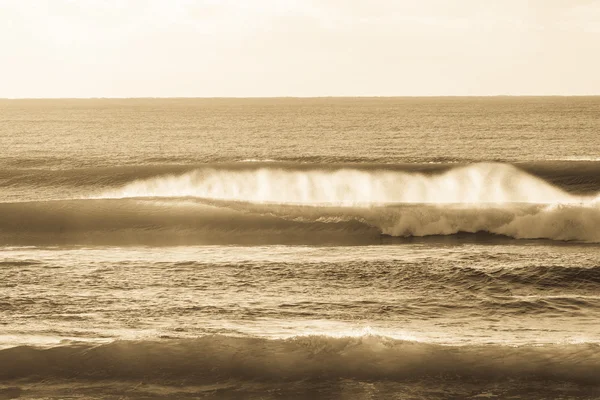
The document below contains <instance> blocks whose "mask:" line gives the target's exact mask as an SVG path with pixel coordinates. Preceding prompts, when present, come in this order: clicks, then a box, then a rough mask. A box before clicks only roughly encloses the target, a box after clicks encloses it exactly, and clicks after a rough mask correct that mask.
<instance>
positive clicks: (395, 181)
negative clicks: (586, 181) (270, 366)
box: [0, 163, 600, 244]
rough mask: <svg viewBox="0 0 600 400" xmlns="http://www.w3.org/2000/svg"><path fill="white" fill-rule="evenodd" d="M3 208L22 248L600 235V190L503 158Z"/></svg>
mask: <svg viewBox="0 0 600 400" xmlns="http://www.w3.org/2000/svg"><path fill="white" fill-rule="evenodd" d="M120 179H121V178H119V179H118V181H119V180H120ZM0 212H2V215H3V216H4V218H3V219H2V220H1V221H0V238H1V239H2V240H3V241H4V242H6V243H15V244H23V243H25V244H30V243H32V244H39V243H45V244H53V243H67V244H68V243H103V244H129V243H131V244H158V243H160V242H161V240H162V241H164V243H165V244H203V243H215V244H228V243H246V244H272V243H282V244H289V243H307V244H312V243H315V244H316V243H324V244H329V243H356V244H361V243H363V244H364V243H377V242H378V241H380V240H382V239H381V235H383V236H384V237H391V238H408V237H425V236H448V235H456V234H460V233H468V234H481V233H485V234H492V235H502V236H505V237H510V238H516V239H551V240H561V241H581V242H588V243H600V196H598V194H597V193H594V194H589V193H588V194H587V195H578V194H573V193H569V192H568V191H565V190H563V189H561V188H559V187H556V186H554V185H551V184H550V183H548V182H547V181H545V180H543V179H541V178H539V177H537V176H534V175H531V174H529V173H527V172H524V171H522V170H520V169H518V168H516V167H514V166H511V165H505V164H494V163H492V164H490V163H486V164H474V165H469V166H462V167H456V168H453V169H449V170H442V171H427V172H423V171H419V172H417V171H412V172H408V171H402V170H400V171H399V170H381V169H351V168H342V169H313V168H304V169H303V168H297V167H296V168H288V167H286V168H284V167H281V168H278V167H275V166H270V167H266V166H263V167H258V168H256V167H239V166H238V167H236V168H221V169H219V168H214V167H210V168H200V169H194V170H192V171H188V172H183V173H179V174H171V175H159V176H151V177H149V178H145V179H140V180H134V181H130V182H129V183H125V184H120V185H118V186H116V187H111V188H109V189H104V190H102V191H101V192H100V193H99V194H96V195H94V196H88V198H82V199H72V200H60V201H32V202H18V203H0Z"/></svg>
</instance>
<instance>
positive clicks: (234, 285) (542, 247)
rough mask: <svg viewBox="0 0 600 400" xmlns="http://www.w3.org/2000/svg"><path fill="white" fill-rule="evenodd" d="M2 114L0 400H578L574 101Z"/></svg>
mask: <svg viewBox="0 0 600 400" xmlns="http://www.w3.org/2000/svg"><path fill="white" fill-rule="evenodd" d="M0 110H1V114H0V140H1V142H0V143H1V146H2V149H3V152H2V153H1V154H0V246H1V247H0V349H1V350H0V398H2V396H5V397H6V396H13V397H14V396H16V395H19V396H21V397H25V398H48V397H50V398H64V397H65V396H67V395H69V394H73V393H77V394H78V395H80V396H82V397H83V398H111V396H117V397H124V398H153V397H165V396H166V397H198V396H199V394H203V395H204V396H208V397H217V398H315V397H316V398H319V397H325V398H331V397H333V398H353V399H354V398H374V397H382V398H394V397H396V398H427V399H431V398H440V399H441V398H481V397H493V396H499V397H513V398H597V397H599V396H600V392H599V390H600V386H599V385H598V382H600V375H599V371H600V326H599V324H598V322H597V321H599V320H600V251H599V247H598V246H599V243H600V228H599V227H600V200H599V199H600V197H599V191H600V162H599V161H598V149H600V142H599V140H600V139H599V138H600V135H598V132H600V121H599V118H598V115H600V100H598V99H597V98H572V99H567V98H514V99H513V98H498V99H494V98H489V99H435V98H431V99H312V100H311V99H307V100H298V99H270V100H185V99H181V100H118V101H117V100H65V101H2V102H0ZM40 382H44V384H42V385H40Z"/></svg>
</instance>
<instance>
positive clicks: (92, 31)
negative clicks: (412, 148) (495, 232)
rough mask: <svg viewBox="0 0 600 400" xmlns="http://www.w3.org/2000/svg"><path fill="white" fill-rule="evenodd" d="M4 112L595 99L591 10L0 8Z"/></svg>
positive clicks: (266, 0)
mask: <svg viewBox="0 0 600 400" xmlns="http://www.w3.org/2000/svg"><path fill="white" fill-rule="evenodd" d="M0 46H1V48H2V51H1V52H0V65H1V67H0V68H1V70H2V73H1V74H0V98H43V97H52V98H54V97H271V96H432V95H441V96H444V95H594V94H600V74H598V71H600V0H569V1H567V0H563V1H561V0H546V1H544V0H531V1H520V0H507V1H475V0H460V1H442V0H419V1H416V0H403V1H393V0H372V1H368V2H367V1H353V0H348V1H342V0H321V1H316V0H252V1H233V0H221V1H219V0H172V1H168V2H167V1H159V0H148V1H133V0H132V1H117V0H106V1H100V0H87V1H84V0H81V1H69V0H52V1H41V0H40V1H36V0H20V1H19V0H0Z"/></svg>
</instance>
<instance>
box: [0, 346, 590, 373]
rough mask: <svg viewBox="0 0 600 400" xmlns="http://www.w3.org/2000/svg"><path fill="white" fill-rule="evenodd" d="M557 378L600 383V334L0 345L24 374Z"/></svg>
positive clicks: (4, 364) (3, 359)
mask: <svg viewBox="0 0 600 400" xmlns="http://www.w3.org/2000/svg"><path fill="white" fill-rule="evenodd" d="M33 377H35V378H36V379H47V378H78V379H121V380H138V379H145V380H147V381H149V382H152V381H164V380H169V379H184V380H186V381H188V382H189V381H194V382H204V383H206V382H217V381H223V380H227V379H249V380H259V381H260V380H266V381H273V380H275V381H296V380H306V379H309V380H310V379H320V380H337V379H359V380H392V381H405V380H413V379H422V378H436V379H446V380H452V379H459V380H465V379H466V380H469V379H472V380H476V381H484V382H485V381H502V380H510V379H518V380H524V381H531V380H539V381H544V380H553V381H563V382H574V383H578V384H589V385H598V383H599V382H600V347H599V346H598V345H597V344H589V343H588V344H562V345H561V344H555V345H543V346H520V347H512V346H500V345H479V346H474V345H471V346H443V345H435V344H427V343H420V342H410V341H402V340H396V339H391V338H387V337H381V336H373V335H366V336H358V337H331V336H303V337H295V338H291V339H263V338H249V337H229V336H220V335H213V336H204V337H199V338H196V339H181V340H174V339H172V340H163V341H116V342H112V343H108V344H103V345H95V346H94V345H89V344H74V345H63V346H58V347H53V348H48V349H42V348H36V347H29V346H20V347H13V348H10V349H5V350H1V351H0V380H4V381H6V380H12V379H22V378H33Z"/></svg>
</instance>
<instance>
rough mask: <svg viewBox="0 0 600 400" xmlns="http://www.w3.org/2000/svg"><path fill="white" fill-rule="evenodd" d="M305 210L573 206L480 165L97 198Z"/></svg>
mask: <svg viewBox="0 0 600 400" xmlns="http://www.w3.org/2000/svg"><path fill="white" fill-rule="evenodd" d="M183 196H193V197H200V198H205V199H217V200H232V201H246V202H253V203H280V204H305V205H322V204H327V205H337V206H356V205H381V204H390V203H428V204H431V203H433V204H448V203H455V204H456V203H468V204H489V203H536V204H554V203H573V202H581V201H584V200H586V199H584V198H582V197H579V196H574V195H571V194H569V193H567V192H565V191H563V190H561V189H560V188H557V187H555V186H553V185H551V184H549V183H548V182H546V181H544V180H543V179H541V178H538V177H535V176H533V175H530V174H528V173H526V172H524V171H522V170H520V169H518V168H516V167H514V166H512V165H509V164H500V163H479V164H472V165H468V166H461V167H457V168H454V169H451V170H448V171H445V172H442V173H439V174H433V175H426V174H423V173H417V172H404V171H390V170H357V169H350V168H343V169H338V170H319V169H315V170H290V169H278V168H275V167H269V168H259V169H252V170H227V169H214V168H201V169H196V170H194V171H191V172H187V173H184V174H180V175H167V176H159V177H154V178H150V179H143V180H137V181H134V182H131V183H128V184H126V185H124V186H122V187H121V188H118V189H113V190H109V191H105V192H104V193H102V194H100V195H99V196H97V197H103V198H124V197H183Z"/></svg>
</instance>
